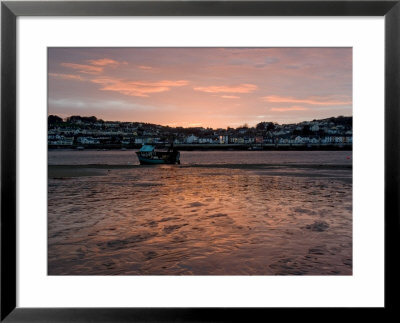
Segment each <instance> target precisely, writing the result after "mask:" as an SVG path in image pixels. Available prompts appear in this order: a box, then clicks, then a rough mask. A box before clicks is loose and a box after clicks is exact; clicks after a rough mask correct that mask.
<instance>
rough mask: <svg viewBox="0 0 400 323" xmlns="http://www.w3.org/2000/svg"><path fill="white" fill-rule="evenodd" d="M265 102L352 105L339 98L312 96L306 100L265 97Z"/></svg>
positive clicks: (274, 96)
mask: <svg viewBox="0 0 400 323" xmlns="http://www.w3.org/2000/svg"><path fill="white" fill-rule="evenodd" d="M261 99H262V100H263V101H265V102H274V103H303V104H311V105H324V106H337V105H350V104H352V101H351V100H348V99H347V100H343V98H338V97H334V96H325V97H322V96H310V97H308V98H306V99H296V98H293V97H284V96H278V95H270V96H264V97H262V98H261Z"/></svg>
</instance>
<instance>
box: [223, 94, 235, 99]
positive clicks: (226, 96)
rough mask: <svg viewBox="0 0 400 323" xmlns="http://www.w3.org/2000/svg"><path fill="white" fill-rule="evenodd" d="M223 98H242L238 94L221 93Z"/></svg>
mask: <svg viewBox="0 0 400 323" xmlns="http://www.w3.org/2000/svg"><path fill="white" fill-rule="evenodd" d="M221 98H223V99H240V96H236V95H221Z"/></svg>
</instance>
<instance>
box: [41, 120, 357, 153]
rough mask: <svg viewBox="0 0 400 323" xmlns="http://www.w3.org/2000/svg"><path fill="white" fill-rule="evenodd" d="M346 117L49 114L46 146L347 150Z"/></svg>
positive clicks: (348, 130) (349, 133)
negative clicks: (236, 121) (234, 119)
mask: <svg viewBox="0 0 400 323" xmlns="http://www.w3.org/2000/svg"><path fill="white" fill-rule="evenodd" d="M352 121H353V118H352V117H351V116H350V117H344V116H339V117H331V118H326V119H320V120H312V121H303V122H300V123H293V124H282V125H280V124H278V123H274V122H267V121H265V122H260V123H258V124H257V125H256V126H254V127H250V126H248V125H247V124H244V125H242V126H240V127H237V128H230V127H228V128H226V129H222V128H219V129H212V128H203V127H190V128H184V127H169V126H162V125H157V124H151V123H143V122H119V121H103V120H101V119H97V118H96V117H94V116H91V117H81V116H70V117H67V118H64V119H63V118H60V117H58V116H55V115H49V116H48V147H49V148H50V149H53V148H54V149H56V148H78V149H85V148H89V149H90V148H93V149H103V148H104V149H118V148H119V149H125V148H126V149H128V148H131V149H132V148H139V147H141V146H142V145H143V144H153V145H159V146H162V145H170V144H171V143H173V144H174V145H175V146H176V147H180V148H181V149H185V148H186V149H197V148H198V149H225V148H228V149H255V150H263V149H282V148H283V149H284V148H318V149H324V148H326V149H329V148H331V149H336V148H337V149H351V147H352V142H353V132H352Z"/></svg>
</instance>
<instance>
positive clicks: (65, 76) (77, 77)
mask: <svg viewBox="0 0 400 323" xmlns="http://www.w3.org/2000/svg"><path fill="white" fill-rule="evenodd" d="M49 76H52V77H56V78H60V79H63V80H78V81H85V79H84V78H83V77H82V76H80V75H75V74H60V73H49Z"/></svg>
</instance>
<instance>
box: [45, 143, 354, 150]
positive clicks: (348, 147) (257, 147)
mask: <svg viewBox="0 0 400 323" xmlns="http://www.w3.org/2000/svg"><path fill="white" fill-rule="evenodd" d="M155 146H156V147H157V144H155ZM78 147H80V148H79V149H78ZM141 147H142V145H127V146H124V145H120V144H118V145H81V146H77V145H73V146H52V145H48V147H47V149H48V150H49V151H57V150H76V151H82V150H89V151H93V150H97V151H107V150H139V149H140V148H141ZM174 147H175V148H176V149H178V150H180V151H249V152H250V151H352V150H353V146H352V145H351V144H350V145H349V144H312V145H307V144H278V145H276V144H263V145H262V146H260V145H257V144H254V145H251V144H244V145H241V144H176V145H174Z"/></svg>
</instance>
